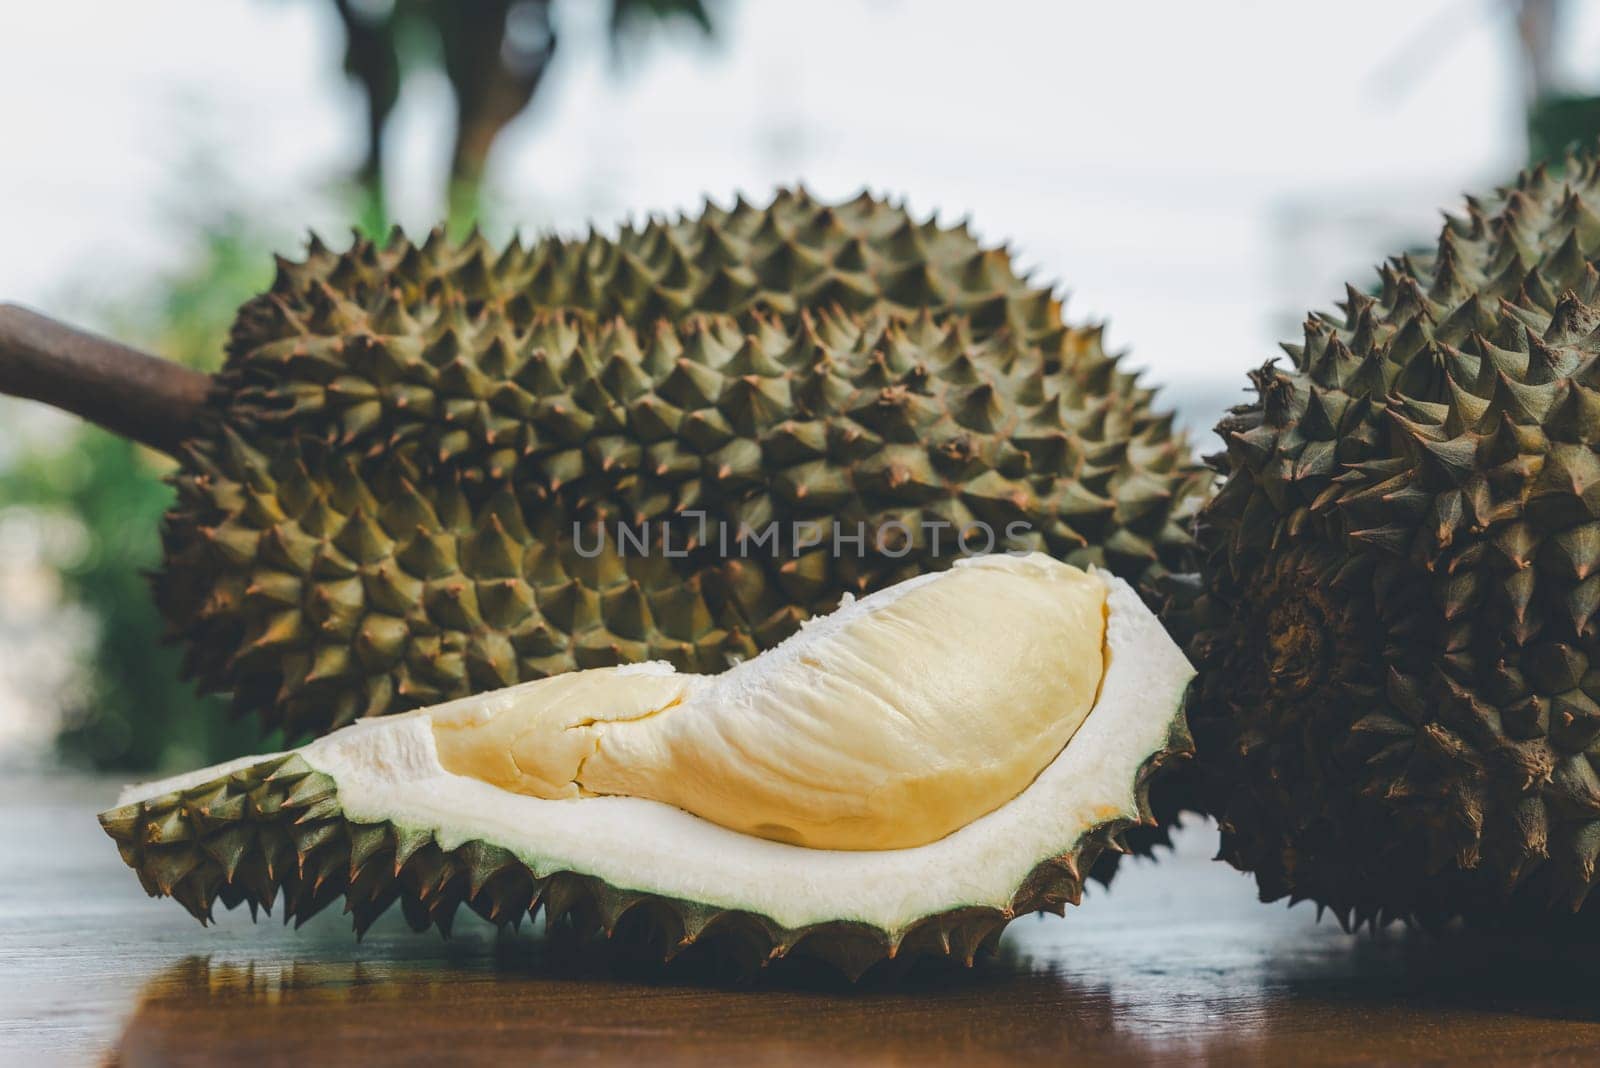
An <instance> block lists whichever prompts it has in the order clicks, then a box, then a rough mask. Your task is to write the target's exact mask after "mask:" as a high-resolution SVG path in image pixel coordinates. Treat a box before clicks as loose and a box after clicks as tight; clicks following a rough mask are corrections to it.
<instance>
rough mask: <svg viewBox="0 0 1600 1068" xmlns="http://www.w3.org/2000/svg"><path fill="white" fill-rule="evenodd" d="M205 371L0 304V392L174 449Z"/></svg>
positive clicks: (198, 402)
mask: <svg viewBox="0 0 1600 1068" xmlns="http://www.w3.org/2000/svg"><path fill="white" fill-rule="evenodd" d="M210 388H211V376H210V375H206V374H203V373H201V372H199V371H192V370H190V369H189V368H187V367H184V366H182V365H181V364H176V363H173V362H172V361H170V360H163V359H159V358H157V357H155V356H151V355H148V354H147V353H143V352H140V351H139V350H138V349H131V348H129V347H128V346H126V345H123V344H120V343H118V342H115V341H111V340H109V339H107V338H103V337H99V336H97V335H95V334H90V333H86V332H84V331H82V330H78V329H76V328H75V327H71V326H68V325H66V324H65V323H58V322H56V321H55V320H54V319H50V318H47V317H45V316H43V315H40V314H39V313H38V312H33V311H29V310H28V309H27V308H23V307H21V306H19V305H16V304H0V393H9V394H11V395H13V396H17V397H26V398H27V399H29V400H37V401H43V402H44V403H46V404H51V405H54V406H55V407H57V408H61V409H63V410H64V411H69V412H72V413H73V414H74V415H81V416H82V417H83V418H85V419H87V420H89V421H90V422H91V423H97V424H99V425H100V426H103V427H105V428H106V429H107V430H109V431H111V432H112V433H113V434H120V435H121V436H123V437H125V438H130V439H132V440H133V441H137V442H139V443H140V444H141V445H149V446H151V447H152V448H156V449H160V450H161V451H162V452H165V453H169V454H172V455H176V454H177V451H178V446H179V445H181V444H182V443H183V441H184V439H185V438H187V437H189V436H190V435H191V434H193V433H194V432H195V430H196V429H197V428H198V421H199V416H200V412H201V409H202V408H203V407H204V406H205V401H206V392H207V391H208V390H209V389H210Z"/></svg>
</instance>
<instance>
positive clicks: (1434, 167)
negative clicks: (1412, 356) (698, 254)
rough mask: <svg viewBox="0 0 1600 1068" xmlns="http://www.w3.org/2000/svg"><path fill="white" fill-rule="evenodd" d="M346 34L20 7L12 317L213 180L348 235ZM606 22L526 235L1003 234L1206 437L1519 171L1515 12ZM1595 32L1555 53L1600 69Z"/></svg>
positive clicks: (549, 148)
mask: <svg viewBox="0 0 1600 1068" xmlns="http://www.w3.org/2000/svg"><path fill="white" fill-rule="evenodd" d="M328 6H329V5H327V4H325V3H323V2H321V0H206V2H204V3H197V2H194V0H140V2H139V3H127V2H119V0H101V2H69V0H60V2H57V3H53V4H25V3H7V4H4V5H3V11H0V101H4V104H3V105H0V156H3V160H0V235H3V236H0V299H21V300H25V301H29V302H33V303H36V304H39V305H42V306H44V307H46V308H52V307H54V308H57V309H58V310H67V307H66V306H67V305H68V304H70V301H69V300H68V298H67V297H66V296H65V294H67V293H68V292H70V291H71V290H73V289H77V290H80V291H81V290H82V289H84V288H87V287H92V288H94V289H97V290H103V289H105V288H106V287H112V288H115V287H117V286H119V285H122V284H124V280H126V279H129V278H135V277H138V276H139V275H140V274H141V273H143V272H148V271H151V270H155V269H158V268H159V267H160V266H161V265H162V264H165V263H170V262H173V261H174V260H175V259H177V258H179V257H181V255H182V252H183V249H182V246H181V244H178V243H177V242H178V239H179V238H181V237H182V236H183V228H182V227H181V226H176V225H174V223H173V217H174V212H179V211H182V210H184V209H185V208H186V207H187V206H188V205H186V204H185V198H186V197H192V196H194V195H195V193H194V190H193V183H192V182H188V181H186V180H185V179H186V177H187V176H192V175H193V174H194V173H195V172H196V169H197V168H198V167H202V166H206V167H211V168H213V169H215V170H216V172H217V174H218V175H219V179H218V180H217V181H215V182H211V183H206V185H205V188H204V190H202V195H210V196H214V197H220V198H225V199H228V200H231V201H235V202H237V203H239V204H241V205H247V206H249V208H250V209H251V210H252V211H254V212H257V213H259V214H260V216H261V217H262V219H263V220H264V221H265V222H266V223H267V224H268V225H269V226H270V228H271V229H272V230H273V232H274V233H279V234H281V235H282V241H283V242H284V244H285V245H286V246H288V247H289V248H290V250H292V249H293V247H294V246H295V245H296V244H297V242H298V241H299V238H300V235H301V234H303V233H304V231H305V229H306V228H308V227H317V228H320V229H331V230H333V231H334V232H335V233H338V232H340V230H341V227H342V222H343V220H342V218H341V212H340V210H339V208H338V206H337V204H336V203H335V202H334V200H333V199H332V198H330V196H329V195H328V189H329V188H330V187H331V185H332V181H333V179H335V178H336V177H337V176H339V175H341V174H343V173H346V172H347V171H348V170H349V169H350V167H351V165H352V164H353V161H354V155H355V153H356V152H357V151H358V148H359V143H360V137H359V123H360V112H359V104H358V98H357V96H356V95H355V93H354V91H353V90H352V89H351V88H350V87H349V86H348V85H347V84H346V83H345V81H344V79H343V77H342V75H341V74H340V73H339V57H338V50H339V47H340V40H339V34H338V32H337V29H336V27H335V26H334V24H333V22H332V21H331V18H330V16H329V15H328V14H327V13H326V11H325V8H327V7H328ZM600 6H601V5H599V4H591V3H586V2H585V0H568V2H567V3H566V4H565V5H564V6H562V7H561V8H560V9H559V12H558V14H559V17H560V30H561V33H562V35H563V40H562V48H561V51H560V53H559V58H558V60H557V66H556V67H555V68H554V69H553V71H552V73H551V75H550V81H549V86H548V91H547V93H546V94H545V95H544V96H543V99H542V100H541V101H540V103H539V104H538V105H537V108H538V111H537V114H535V115H534V116H532V117H531V118H530V119H529V120H528V121H526V122H524V123H523V124H522V125H521V126H519V127H517V128H516V129H514V130H513V131H512V132H511V133H510V134H509V135H507V137H506V138H505V139H504V142H503V145H502V148H501V152H500V155H499V157H498V158H497V159H496V160H495V165H494V171H493V182H494V186H495V188H496V190H497V192H498V194H499V197H500V199H501V201H502V203H503V204H504V208H503V210H502V213H501V214H502V215H503V216H504V217H505V218H506V219H507V220H508V221H516V222H519V223H521V224H523V226H524V227H525V229H528V230H531V231H536V230H539V229H542V228H546V227H551V226H555V227H559V228H562V229H565V230H571V229H575V228H578V227H581V226H582V225H584V224H585V222H586V221H588V220H591V219H593V220H595V221H597V222H601V223H604V224H610V223H614V222H615V220H617V219H618V218H620V217H623V216H626V215H629V214H634V215H638V214H642V213H644V212H647V211H659V210H664V209H677V208H683V207H689V206H692V205H694V204H695V203H696V202H697V201H698V200H699V199H700V198H701V196H702V195H704V194H710V195H712V196H714V197H717V198H719V199H726V198H727V197H729V196H730V195H731V194H732V193H733V192H734V191H735V190H738V191H742V192H744V193H746V194H747V195H750V196H753V197H757V198H759V197H761V196H763V195H765V194H766V193H767V192H769V191H770V190H771V189H772V188H773V186H774V185H775V184H777V183H781V182H788V181H793V180H795V179H803V180H804V181H805V182H806V183H807V184H809V185H810V186H812V187H813V188H814V189H815V190H817V191H819V192H822V193H824V194H827V195H830V196H845V195H848V194H850V193H852V192H854V191H855V190H856V189H857V188H858V187H860V186H862V185H863V184H865V185H869V186H871V187H873V188H874V189H877V190H880V191H886V192H894V193H897V194H905V195H907V196H909V198H910V202H911V204H912V205H913V207H915V208H917V209H919V210H921V211H932V210H938V211H939V212H940V213H942V214H944V215H946V216H948V217H951V218H954V217H957V216H961V215H969V216H971V218H972V220H973V222H974V224H975V226H976V228H977V229H978V230H979V231H980V232H981V233H982V234H984V235H986V236H988V237H990V238H993V239H995V240H1010V241H1011V242H1012V243H1013V244H1014V246H1015V247H1016V248H1017V249H1018V250H1019V252H1020V254H1021V256H1022V258H1023V259H1024V261H1025V262H1027V263H1029V264H1032V265H1035V266H1036V267H1037V268H1038V270H1039V271H1040V272H1041V273H1042V274H1043V275H1044V276H1047V277H1049V278H1053V279H1058V280H1059V281H1060V282H1061V284H1062V285H1063V286H1064V287H1065V288H1066V289H1068V290H1070V291H1071V292H1072V299H1071V301H1070V303H1069V312H1070V313H1071V314H1073V315H1075V316H1077V317H1080V318H1098V317H1106V318H1109V319H1110V321H1111V324H1112V330H1111V336H1112V339H1113V341H1114V342H1115V343H1116V344H1118V345H1125V346H1130V347H1131V348H1132V349H1133V350H1134V353H1135V358H1136V362H1137V363H1139V364H1140V365H1143V366H1145V367H1148V368H1150V369H1151V374H1152V378H1153V379H1155V380H1159V381H1162V382H1165V383H1170V384H1171V386H1172V387H1173V392H1172V393H1171V394H1170V395H1171V396H1172V397H1173V398H1174V400H1175V401H1179V402H1185V403H1187V404H1188V405H1191V406H1194V405H1200V404H1201V401H1200V400H1198V399H1197V398H1202V397H1203V398H1204V402H1203V406H1202V408H1201V409H1200V410H1203V411H1205V412H1210V411H1214V410H1215V407H1216V404H1215V401H1214V399H1213V396H1212V395H1213V394H1215V393H1216V391H1218V390H1220V389H1226V390H1229V391H1231V389H1232V388H1233V383H1235V382H1238V381H1240V379H1239V372H1240V371H1241V370H1242V369H1243V368H1245V367H1248V366H1251V365H1253V364H1255V363H1258V362H1259V361H1260V360H1261V359H1262V358H1263V357H1264V356H1266V355H1269V354H1270V353H1271V352H1272V351H1273V348H1274V342H1275V341H1276V340H1278V339H1280V338H1281V337H1283V336H1284V334H1285V331H1286V329H1292V327H1293V325H1294V323H1295V322H1296V321H1297V320H1298V318H1299V316H1300V314H1301V313H1302V312H1303V310H1304V309H1305V308H1306V307H1307V306H1309V305H1318V306H1325V305H1326V304H1327V303H1328V302H1330V301H1331V300H1333V299H1334V298H1335V297H1337V296H1338V295H1339V293H1340V292H1341V287H1340V285H1339V283H1340V281H1341V280H1342V279H1343V278H1344V277H1346V276H1350V275H1355V276H1357V277H1360V278H1365V277H1367V271H1368V269H1369V268H1370V265H1371V264H1372V263H1373V262H1374V261H1375V260H1376V259H1377V257H1379V256H1380V255H1381V254H1383V253H1384V252H1385V251H1386V250H1388V249H1390V248H1391V247H1392V246H1394V245H1396V244H1397V243H1399V242H1401V241H1403V240H1405V239H1407V238H1413V237H1425V236H1427V235H1428V234H1430V233H1431V232H1432V231H1433V230H1434V229H1435V227H1436V225H1437V218H1438V216H1437V211H1436V209H1437V208H1438V207H1440V206H1443V205H1444V204H1446V203H1449V202H1450V201H1452V200H1454V199H1455V198H1456V196H1457V194H1458V193H1459V192H1460V191H1462V190H1464V189H1467V188H1471V187H1474V186H1480V185H1484V184H1487V183H1490V182H1493V181H1495V180H1497V179H1499V178H1501V177H1503V176H1504V175H1506V174H1507V173H1509V171H1510V169H1511V168H1513V167H1514V165H1515V163H1516V161H1517V160H1518V158H1519V157H1520V154H1521V151H1522V145H1521V133H1520V119H1519V114H1518V100H1517V91H1516V86H1517V84H1518V81H1517V79H1518V77H1519V73H1518V68H1517V66H1516V60H1515V56H1514V54H1513V52H1512V49H1511V45H1510V40H1511V38H1510V34H1509V33H1508V32H1507V28H1506V25H1505V17H1506V16H1505V15H1504V13H1503V12H1502V10H1501V8H1502V5H1501V4H1499V3H1495V2H1492V0H1477V2H1460V0H1448V2H1446V0H1435V2H1428V3H1424V2H1418V3H1401V4H1396V3H1393V2H1392V0H1347V2H1343V3H1339V4H1336V5H1335V4H1326V5H1310V4H1299V3H1292V4H1284V3H1269V2H1258V3H1244V2H1223V0H1210V2H1207V3H1177V2H1172V3H1140V4H1108V3H1089V2H1034V3H1025V2H1021V0H1015V2H994V0H991V2H987V3H983V4H974V3H972V2H971V0H917V2H911V0H876V2H874V0H858V2H848V0H806V2H804V3H779V2H777V0H742V2H740V0H734V2H732V3H728V4H724V6H723V12H724V18H723V20H722V22H723V25H724V27H725V32H724V34H723V35H722V37H721V39H720V41H719V42H718V43H717V44H715V45H709V46H708V45H705V44H702V43H700V42H699V41H697V40H696V38H695V36H694V35H693V33H689V32H686V33H684V34H682V36H681V37H671V38H668V39H666V40H664V41H661V42H660V43H658V44H656V45H655V46H654V47H651V48H649V49H648V50H646V52H645V53H643V54H640V55H637V56H635V57H634V58H635V62H633V63H631V64H630V65H629V69H628V71H627V72H626V73H625V74H624V75H623V76H622V77H620V78H619V77H616V76H615V71H614V68H613V65H612V64H611V62H610V58H609V56H608V54H607V53H606V52H605V50H604V49H603V48H600V47H597V46H596V42H595V38H596V35H597V34H598V27H597V25H596V24H595V23H596V14H597V11H598V9H599V7H600ZM1580 14H1581V15H1582V17H1581V18H1579V19H1576V20H1574V25H1573V26H1572V27H1571V28H1570V32H1569V33H1568V35H1567V40H1566V42H1565V44H1564V46H1563V48H1564V53H1565V55H1567V56H1568V57H1571V58H1573V59H1581V58H1582V57H1585V56H1593V55H1600V48H1596V47H1595V45H1596V43H1597V42H1600V19H1596V18H1595V17H1594V15H1595V12H1593V10H1589V11H1586V12H1580ZM1596 65H1597V66H1600V63H1597V64H1596ZM1576 73H1584V72H1581V71H1580V72H1576ZM1595 73H1596V74H1600V70H1597V71H1596V72H1595ZM1585 80H1587V79H1585ZM449 120H450V105H449V101H448V98H447V95H446V91H445V88H444V86H443V84H442V83H438V82H436V83H432V84H422V85H418V86H415V87H413V88H412V90H411V91H409V92H408V95H407V96H406V98H405V99H404V100H403V101H402V106H401V110H400V113H399V117H398V120H397V121H398V127H397V133H396V137H395V145H394V149H395V151H394V156H393V161H392V162H393V165H392V171H393V173H394V175H395V178H396V182H395V184H396V190H395V193H396V197H395V203H396V205H397V207H398V211H399V214H400V216H401V217H402V218H403V220H404V221H406V222H407V223H408V224H409V225H412V226H416V227H426V226H427V225H429V224H430V223H431V222H432V221H433V220H434V217H435V215H436V213H437V211H438V206H437V200H436V195H435V194H436V190H437V189H438V188H439V187H440V184H441V182H440V172H441V170H442V168H443V166H444V155H445V152H444V143H445V140H446V138H447V135H448V125H449Z"/></svg>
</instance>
